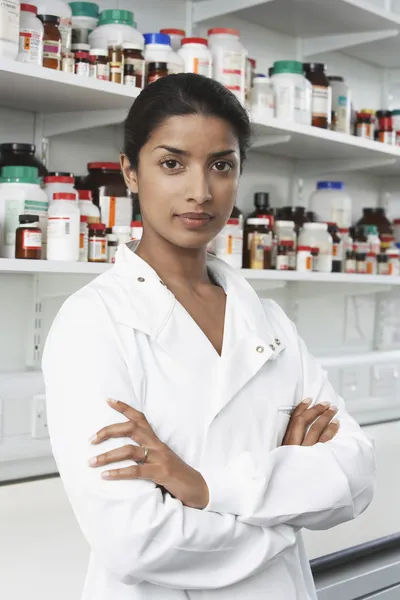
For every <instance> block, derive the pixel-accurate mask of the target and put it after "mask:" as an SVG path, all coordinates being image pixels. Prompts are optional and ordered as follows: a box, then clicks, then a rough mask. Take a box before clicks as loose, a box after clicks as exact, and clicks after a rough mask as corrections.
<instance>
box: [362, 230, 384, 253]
mask: <svg viewBox="0 0 400 600" xmlns="http://www.w3.org/2000/svg"><path fill="white" fill-rule="evenodd" d="M363 227H364V231H365V234H366V236H367V243H368V250H369V251H370V252H373V253H374V254H375V255H376V254H379V252H380V251H381V240H380V238H379V235H378V228H377V227H376V225H364V226H363Z"/></svg>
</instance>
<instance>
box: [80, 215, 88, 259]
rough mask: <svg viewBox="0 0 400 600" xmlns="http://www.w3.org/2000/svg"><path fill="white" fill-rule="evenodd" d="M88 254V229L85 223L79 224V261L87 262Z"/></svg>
mask: <svg viewBox="0 0 400 600" xmlns="http://www.w3.org/2000/svg"><path fill="white" fill-rule="evenodd" d="M88 252H89V229H88V224H87V223H81V224H80V230H79V261H80V262H87V260H88Z"/></svg>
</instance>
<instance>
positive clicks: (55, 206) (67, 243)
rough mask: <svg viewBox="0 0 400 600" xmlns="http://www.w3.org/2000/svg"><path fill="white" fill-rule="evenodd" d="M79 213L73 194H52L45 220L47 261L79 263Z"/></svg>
mask: <svg viewBox="0 0 400 600" xmlns="http://www.w3.org/2000/svg"><path fill="white" fill-rule="evenodd" d="M79 241H80V212H79V208H78V206H77V203H76V201H75V194H67V193H65V192H61V193H58V194H54V197H53V202H52V203H51V205H50V206H49V215H48V218H47V260H65V261H71V262H78V261H79V246H80V244H79Z"/></svg>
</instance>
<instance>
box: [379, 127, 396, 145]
mask: <svg viewBox="0 0 400 600" xmlns="http://www.w3.org/2000/svg"><path fill="white" fill-rule="evenodd" d="M375 141H376V142H381V143H382V144H388V145H389V146H395V145H396V132H395V131H393V129H392V130H390V131H384V130H381V129H378V130H377V131H375Z"/></svg>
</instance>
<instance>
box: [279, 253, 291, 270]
mask: <svg viewBox="0 0 400 600" xmlns="http://www.w3.org/2000/svg"><path fill="white" fill-rule="evenodd" d="M288 269H289V256H288V255H287V254H278V256H277V257H276V270H277V271H287V270H288Z"/></svg>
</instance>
